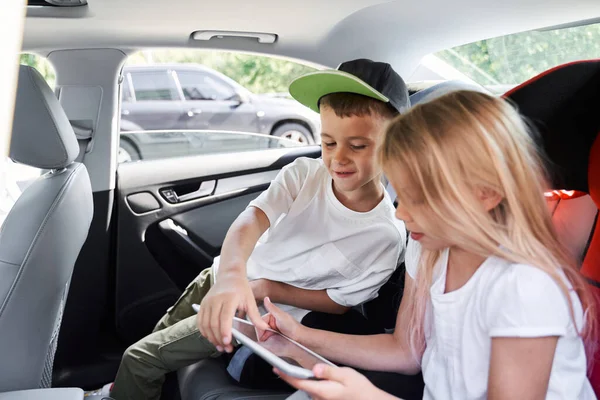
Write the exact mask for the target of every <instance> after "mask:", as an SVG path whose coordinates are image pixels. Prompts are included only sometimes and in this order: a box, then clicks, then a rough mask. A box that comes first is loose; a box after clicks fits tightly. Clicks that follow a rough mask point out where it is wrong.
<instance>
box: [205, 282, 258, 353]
mask: <svg viewBox="0 0 600 400" xmlns="http://www.w3.org/2000/svg"><path fill="white" fill-rule="evenodd" d="M236 310H239V311H241V312H244V313H246V314H247V315H248V317H249V318H250V321H252V323H253V324H254V326H255V327H257V328H259V329H262V330H264V329H267V328H268V327H269V326H268V325H267V323H266V322H265V321H263V320H262V318H261V316H260V314H259V312H258V307H257V306H256V300H254V294H253V293H252V289H251V288H250V284H249V282H248V279H247V278H246V276H244V275H242V274H234V273H232V274H228V275H222V276H219V279H218V280H217V282H216V283H215V285H214V286H213V287H212V288H211V289H210V290H209V291H208V293H207V294H206V296H205V297H204V299H203V300H202V303H201V304H200V312H199V313H198V317H197V323H198V329H199V330H200V333H201V334H202V336H204V337H205V338H207V339H208V340H209V341H210V342H211V343H212V344H214V345H215V346H216V347H217V350H219V351H223V350H224V351H226V352H228V353H230V352H232V351H233V346H232V343H231V328H232V325H233V316H234V315H235V312H236Z"/></svg>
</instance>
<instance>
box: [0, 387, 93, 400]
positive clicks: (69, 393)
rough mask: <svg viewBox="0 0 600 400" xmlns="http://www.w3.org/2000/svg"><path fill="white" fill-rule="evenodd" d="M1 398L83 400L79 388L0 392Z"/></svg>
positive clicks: (6, 399) (15, 399)
mask: <svg viewBox="0 0 600 400" xmlns="http://www.w3.org/2000/svg"><path fill="white" fill-rule="evenodd" d="M0 400H83V390H81V389H78V388H56V389H33V390H19V391H16V392H4V393H0Z"/></svg>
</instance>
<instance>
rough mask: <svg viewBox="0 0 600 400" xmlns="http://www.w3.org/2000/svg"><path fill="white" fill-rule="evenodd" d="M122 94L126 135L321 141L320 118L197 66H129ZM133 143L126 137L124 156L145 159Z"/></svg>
mask: <svg viewBox="0 0 600 400" xmlns="http://www.w3.org/2000/svg"><path fill="white" fill-rule="evenodd" d="M122 93H123V97H122V104H121V132H131V131H136V132H137V133H139V132H140V131H147V130H170V131H172V130H177V131H181V130H193V131H196V132H197V131H199V130H209V131H215V130H222V131H230V132H231V131H237V132H252V133H262V134H265V135H272V136H277V137H282V138H286V139H290V140H294V141H296V142H299V143H302V144H312V143H317V142H318V141H320V122H319V116H318V114H317V113H315V112H313V111H311V110H309V109H308V108H306V107H304V106H302V105H300V104H299V103H297V102H296V101H294V100H291V99H286V98H281V97H277V96H269V95H257V94H254V93H252V92H250V91H249V90H247V89H246V88H244V87H243V86H241V85H240V84H238V83H237V82H235V81H234V80H232V79H230V78H228V77H227V76H225V75H223V74H221V73H219V72H217V71H215V70H212V69H210V68H207V67H204V66H201V65H197V64H157V65H141V66H126V67H125V68H124V70H123V92H122ZM135 136H139V135H135ZM133 137H134V136H131V135H122V136H121V146H120V153H121V154H123V155H124V156H125V158H130V159H131V160H137V159H140V158H143V154H142V151H141V149H140V147H139V146H140V144H139V143H136V142H135V140H134V139H133ZM165 139H166V140H175V141H176V140H177V137H176V135H169V137H168V138H165ZM184 139H185V140H187V138H184ZM163 145H164V144H163ZM163 149H164V148H163Z"/></svg>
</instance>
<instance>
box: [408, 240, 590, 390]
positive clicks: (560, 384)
mask: <svg viewBox="0 0 600 400" xmlns="http://www.w3.org/2000/svg"><path fill="white" fill-rule="evenodd" d="M448 253H449V250H448V249H446V250H444V252H443V253H442V256H441V257H440V260H439V261H438V262H437V264H436V266H435V271H434V279H433V284H432V285H431V291H430V292H431V303H430V304H429V306H428V310H427V316H426V318H425V320H426V324H427V325H428V326H427V327H426V343H427V346H426V349H425V353H424V355H423V360H422V365H421V367H422V371H423V378H424V380H425V393H424V399H436V400H440V399H457V400H459V399H460V400H468V399H485V398H486V397H487V387H488V374H489V367H490V357H491V341H492V338H494V337H524V338H532V337H547V336H559V339H558V344H557V347H556V353H555V355H554V360H553V363H552V371H551V373H550V382H549V386H548V393H547V395H546V399H552V400H554V399H569V400H570V399H584V400H588V399H595V398H596V396H595V395H594V391H593V389H592V387H591V385H590V383H589V381H588V379H587V376H586V371H587V368H586V365H587V364H586V362H587V360H586V355H585V350H584V345H583V341H582V339H581V338H580V336H579V335H578V333H577V330H576V329H575V327H574V325H573V323H572V319H571V315H570V310H569V304H568V301H567V299H566V296H565V295H564V294H563V291H562V290H561V288H560V286H559V285H558V284H557V283H556V282H555V281H554V280H553V279H552V278H551V277H550V276H549V275H548V274H546V273H545V272H543V271H542V270H540V269H539V268H535V267H533V266H530V265H523V264H514V263H511V262H509V261H506V260H504V259H501V258H498V257H489V258H488V259H487V260H485V261H484V263H483V264H482V265H481V266H480V267H479V268H478V269H477V271H476V272H475V274H474V275H473V276H472V277H471V279H469V281H468V282H467V283H466V284H465V285H464V286H463V287H461V288H459V289H457V290H455V291H453V292H449V293H444V290H445V284H446V271H447V267H448ZM420 254H421V247H420V244H419V243H418V242H415V241H414V240H410V241H409V244H408V248H407V251H406V270H407V272H408V274H409V275H410V276H411V277H412V278H413V279H414V278H415V276H416V274H417V271H418V263H419V257H420ZM563 279H565V283H566V284H567V286H568V287H570V285H569V284H568V281H567V280H566V277H564V276H563ZM570 296H571V301H572V303H573V308H574V312H575V320H576V323H577V326H578V327H581V326H582V323H583V311H582V306H581V302H580V301H579V298H578V296H577V295H576V293H575V292H574V291H572V290H571V292H570Z"/></svg>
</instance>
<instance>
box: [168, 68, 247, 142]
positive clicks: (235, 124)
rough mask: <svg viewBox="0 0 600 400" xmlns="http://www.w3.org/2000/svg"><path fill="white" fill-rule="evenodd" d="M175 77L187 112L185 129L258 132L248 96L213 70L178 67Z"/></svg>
mask: <svg viewBox="0 0 600 400" xmlns="http://www.w3.org/2000/svg"><path fill="white" fill-rule="evenodd" d="M177 78H178V80H179V84H180V85H181V90H182V92H183V95H184V97H185V101H184V107H185V109H186V113H187V115H188V116H189V119H188V121H187V125H186V127H187V129H210V130H227V131H239V132H259V126H258V123H259V117H258V115H257V110H256V108H255V106H254V105H253V104H252V103H251V102H250V101H249V98H248V96H247V95H245V94H244V93H239V92H238V91H237V90H236V88H235V87H233V86H231V85H230V84H229V83H228V82H226V81H224V80H223V79H221V78H220V77H219V76H218V75H217V74H214V73H210V72H209V71H202V70H178V71H177Z"/></svg>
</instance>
